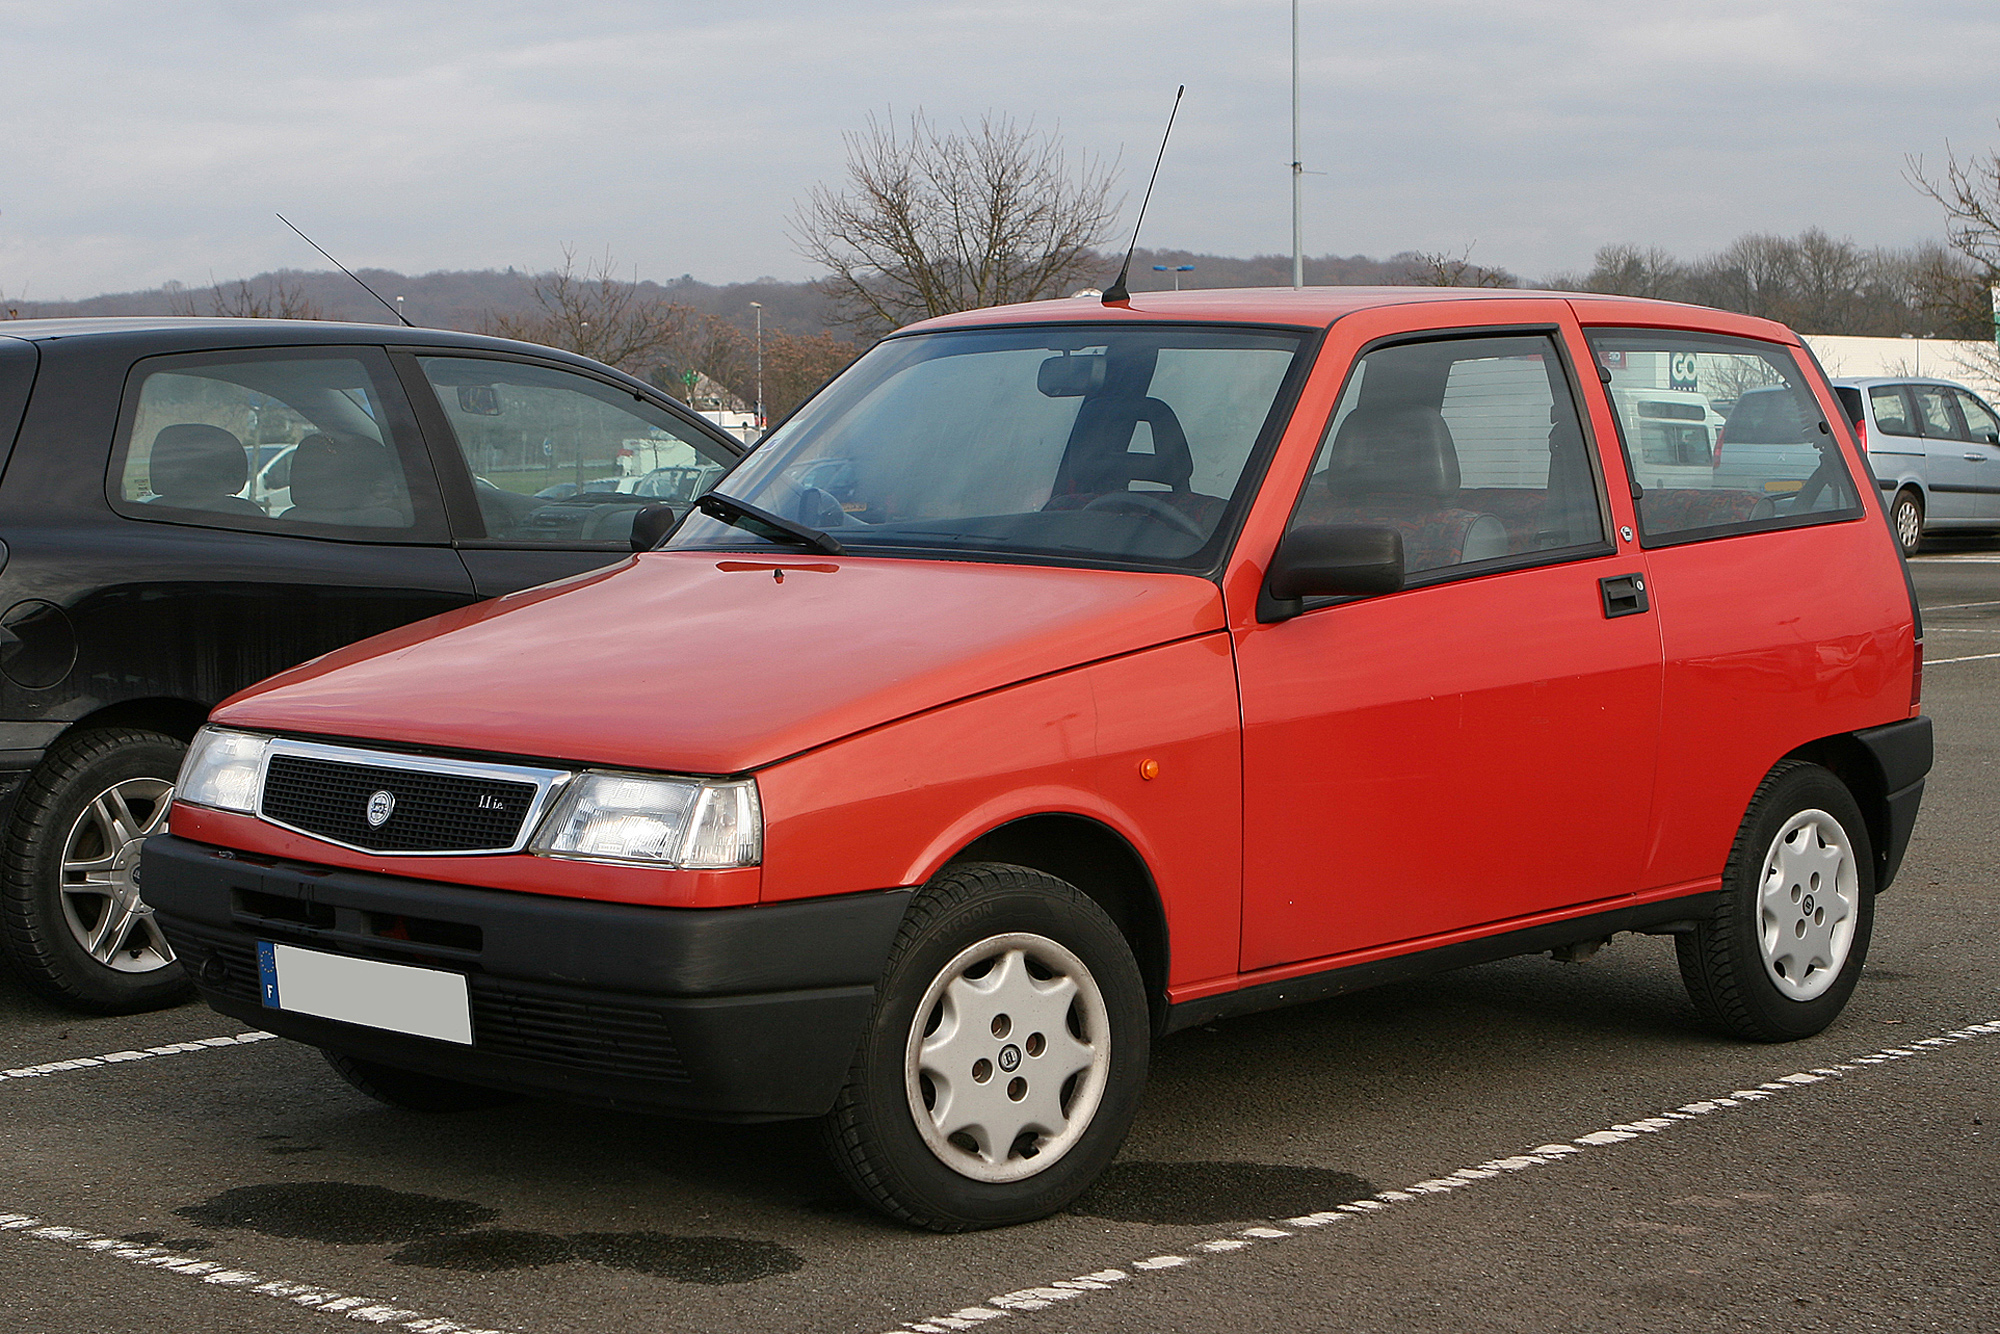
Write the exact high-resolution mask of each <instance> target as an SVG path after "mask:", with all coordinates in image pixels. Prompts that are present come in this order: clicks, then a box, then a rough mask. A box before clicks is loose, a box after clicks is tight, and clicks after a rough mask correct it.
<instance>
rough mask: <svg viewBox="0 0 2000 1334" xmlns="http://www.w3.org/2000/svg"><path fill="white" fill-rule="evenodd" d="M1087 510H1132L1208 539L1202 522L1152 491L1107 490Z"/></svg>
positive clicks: (1204, 540) (1171, 526)
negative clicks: (1191, 517)
mask: <svg viewBox="0 0 2000 1334" xmlns="http://www.w3.org/2000/svg"><path fill="white" fill-rule="evenodd" d="M1083 508H1084V509H1085V510H1118V509H1124V510H1131V511H1133V512H1134V513H1137V514H1143V515H1145V516H1147V517H1148V518H1152V519H1158V520H1159V521H1160V522H1161V523H1164V524H1166V525H1167V526H1168V527H1169V528H1178V529H1180V530H1181V531H1182V532H1184V533H1186V534H1187V535H1188V536H1189V537H1192V538H1194V539H1195V540H1197V541H1200V542H1206V541H1207V540H1208V534H1207V533H1206V532H1204V531H1202V527H1201V525H1200V524H1198V523H1196V522H1195V521H1194V520H1193V519H1190V518H1189V517H1188V516H1187V515H1185V514H1183V513H1181V512H1180V511H1179V510H1177V509H1175V508H1174V507H1173V506H1172V505H1169V504H1168V503H1167V502H1166V501H1164V500H1161V499H1160V498H1159V497H1158V496H1156V495H1154V494H1153V493H1152V492H1150V491H1107V492H1105V493H1104V494H1103V495H1101V496H1099V497H1097V498H1096V499H1095V500H1092V501H1090V502H1089V503H1088V504H1086V505H1085V506H1084V507H1083Z"/></svg>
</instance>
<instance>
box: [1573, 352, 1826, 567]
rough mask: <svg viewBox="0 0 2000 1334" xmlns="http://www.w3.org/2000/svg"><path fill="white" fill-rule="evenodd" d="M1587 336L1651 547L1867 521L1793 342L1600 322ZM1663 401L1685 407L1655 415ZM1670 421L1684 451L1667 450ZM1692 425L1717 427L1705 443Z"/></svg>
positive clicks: (1702, 428) (1644, 534)
mask: <svg viewBox="0 0 2000 1334" xmlns="http://www.w3.org/2000/svg"><path fill="white" fill-rule="evenodd" d="M1589 339H1590V345H1591V348H1592V351H1593V353H1594V355H1595V356H1596V358H1597V361H1598V364H1599V366H1600V367H1601V368H1602V370H1603V371H1604V374H1605V376H1607V377H1608V380H1607V384H1606V387H1607V390H1608V392H1609V395H1610V398H1611V403H1612V407H1613V409H1614V413H1613V415H1614V416H1615V417H1616V418H1617V422H1618V431H1619V437H1620V444H1621V445H1622V447H1623V449H1624V451H1625V463H1626V467H1627V469H1628V470H1629V471H1630V473H1631V477H1632V480H1633V481H1634V482H1636V483H1637V484H1638V488H1639V490H1638V496H1637V499H1638V509H1639V527H1640V532H1641V536H1642V541H1643V542H1644V544H1645V545H1646V546H1649V547H1651V546H1663V545H1671V544H1673V543H1676V542H1693V541H1701V540H1704V539H1707V538H1711V537H1725V536H1729V535H1731V534H1735V533H1741V532H1749V531H1756V530H1760V529H1766V528H1795V527H1799V526H1801V525H1806V524H1816V523H1830V522H1837V521H1844V520H1847V519H1854V518H1859V517H1860V515H1861V513H1862V510H1861V501H1860V496H1859V493H1858V492H1857V490H1856V489H1855V486H1854V479H1853V476H1852V474H1851V473H1850V472H1849V470H1848V466H1847V461H1846V459H1845V458H1844V457H1843V456H1842V454H1841V452H1840V446H1839V444H1838V443H1837V437H1836V436H1835V435H1834V433H1833V428H1832V425H1831V423H1829V422H1828V421H1826V419H1825V415H1824V413H1823V412H1822V410H1821V408H1820V404H1819V400H1818V399H1817V398H1816V397H1814V395H1813V393H1812V391H1811V389H1810V388H1809V387H1808V381H1807V380H1806V379H1805V375H1804V372H1803V371H1802V369H1801V368H1800V365H1799V363H1798V361H1797V359H1796V358H1794V357H1793V355H1792V354H1791V352H1790V351H1789V350H1788V349H1786V348H1784V347H1782V346H1779V345H1777V344H1774V343H1760V342H1756V341H1754V340H1751V339H1744V338H1725V337H1719V336H1715V335H1708V334H1694V333H1673V332H1663V331H1658V330H1638V329H1630V330H1627V329H1599V330H1593V331H1591V332H1590V334H1589ZM1668 403H1671V404H1674V405H1677V406H1679V408H1680V409H1681V410H1680V412H1678V413H1677V414H1675V415H1674V417H1672V418H1671V419H1667V418H1662V417H1661V416H1660V414H1659V413H1658V411H1657V410H1656V409H1657V405H1660V404H1668ZM1649 408H1652V409H1655V410H1649ZM1669 420H1670V421H1672V422H1674V423H1676V424H1678V425H1680V426H1681V427H1682V428H1683V431H1684V434H1683V436H1682V437H1680V438H1679V442H1678V443H1679V447H1678V448H1663V447H1662V445H1663V440H1662V437H1661V428H1662V426H1663V425H1665V424H1666V423H1667V422H1668V421H1669ZM1697 421H1699V426H1697ZM1697 429H1698V430H1700V431H1704V432H1710V433H1711V439H1710V441H1709V445H1708V448H1707V449H1706V450H1704V449H1702V448H1701V447H1700V442H1699V441H1698V439H1697V438H1696V437H1695V436H1694V435H1692V434H1685V433H1686V432H1693V431H1695V430H1697Z"/></svg>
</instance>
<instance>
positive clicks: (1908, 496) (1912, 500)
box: [1889, 487, 1924, 556]
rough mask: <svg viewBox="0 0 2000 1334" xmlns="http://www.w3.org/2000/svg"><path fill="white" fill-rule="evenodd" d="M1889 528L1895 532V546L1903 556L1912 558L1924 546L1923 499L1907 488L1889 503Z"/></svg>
mask: <svg viewBox="0 0 2000 1334" xmlns="http://www.w3.org/2000/svg"><path fill="white" fill-rule="evenodd" d="M1889 527H1890V528H1892V529H1894V530H1895V533H1896V545H1897V546H1899V547H1901V548H1902V549H1903V554H1904V555H1905V556H1914V555H1916V554H1917V549H1918V548H1919V547H1921V546H1923V544H1924V498H1923V497H1922V496H1920V495H1918V494H1917V493H1916V491H1914V490H1913V489H1911V488H1909V487H1904V488H1903V489H1902V490H1901V491H1898V492H1897V493H1896V498H1895V499H1894V500H1892V501H1890V502H1889Z"/></svg>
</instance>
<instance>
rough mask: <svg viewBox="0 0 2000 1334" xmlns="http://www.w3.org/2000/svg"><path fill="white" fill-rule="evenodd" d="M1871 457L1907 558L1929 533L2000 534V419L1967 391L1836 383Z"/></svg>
mask: <svg viewBox="0 0 2000 1334" xmlns="http://www.w3.org/2000/svg"><path fill="white" fill-rule="evenodd" d="M1833 388H1834V392H1835V393H1836V394H1838V395H1839V396H1840V402H1841V406H1842V407H1843V408H1845V409H1846V411H1847V417H1848V420H1849V421H1851V422H1853V423H1854V427H1855V430H1856V432H1857V433H1859V435H1860V436H1861V443H1862V446H1863V448H1865V449H1866V450H1867V451H1868V462H1869V465H1870V466H1871V467H1872V468H1873V469H1874V470H1875V481H1876V484H1877V485H1878V486H1880V487H1881V488H1882V493H1883V495H1884V496H1886V497H1889V498H1890V500H1889V517H1890V519H1891V521H1892V522H1893V523H1894V524H1895V528H1896V540H1897V541H1898V542H1900V543H1901V544H1902V547H1903V552H1904V554H1905V555H1909V554H1912V553H1914V552H1915V551H1916V550H1917V547H1918V546H1919V545H1920V544H1921V543H1922V541H1923V539H1924V536H1925V535H1926V534H1932V533H1937V532H1940V531H1947V530H1966V529H1993V530H2000V416H1995V414H1994V412H1993V409H1992V408H1990V407H1988V406H1987V404H1986V402H1985V400H1983V399H1981V398H1980V397H1979V395H1977V394H1975V393H1973V392H1972V391H1971V390H1970V389H1967V388H1966V387H1965V386H1964V385H1960V384H1953V383H1952V382H1951V381H1949V380H1929V379H1918V378H1915V377H1908V376H1896V377H1874V378H1869V379H1841V380H1835V381H1834V382H1833Z"/></svg>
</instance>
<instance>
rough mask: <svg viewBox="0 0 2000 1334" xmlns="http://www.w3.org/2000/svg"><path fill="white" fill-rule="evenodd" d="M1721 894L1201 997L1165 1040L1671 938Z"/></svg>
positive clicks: (1172, 1016) (1170, 1023)
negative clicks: (1188, 1031)
mask: <svg viewBox="0 0 2000 1334" xmlns="http://www.w3.org/2000/svg"><path fill="white" fill-rule="evenodd" d="M1719 892H1720V891H1715V890H1710V891H1707V892H1705V893H1700V894H1688V895H1684V896H1682V897H1680V898H1672V899H1662V900H1660V901H1658V902H1656V903H1645V904H1639V905H1637V906H1634V907H1627V908H1613V909H1611V910H1610V911H1608V912H1599V913H1592V914H1590V915H1588V916H1585V917H1570V918H1565V919H1564V920H1563V921H1560V922H1550V923H1548V924H1546V925H1543V926H1531V927H1526V928H1524V929H1522V930H1518V931H1505V932H1502V933H1500V934H1498V935H1493V936H1483V937H1481V938H1480V939H1478V940H1467V941H1461V942H1459V943H1457V944H1454V945H1441V946H1437V947H1434V948H1432V949H1427V950H1417V951H1414V952H1412V953H1409V954H1398V955H1396V956H1395V957H1394V958H1390V959H1376V960H1372V961H1370V962H1368V963H1357V964H1350V965H1348V966H1347V967H1345V968H1329V969H1327V970H1326V971H1325V972H1319V973H1308V974H1306V975H1304V976H1302V977H1291V978H1286V979H1285V980H1284V981H1282V982H1263V983H1259V984H1258V985H1256V986H1249V987H1244V988H1243V989H1242V990H1240V991H1230V992H1225V993H1224V994H1222V995H1220V996H1203V997H1201V998H1200V999H1199V1000H1191V1001H1182V1002H1181V1003H1180V1004H1178V1005H1175V1006H1173V1007H1172V1008H1171V1009H1169V1010H1168V1011H1167V1020H1166V1025H1165V1028H1164V1029H1163V1030H1162V1032H1163V1034H1165V1033H1177V1032H1179V1031H1180V1030H1182V1029H1184V1028H1192V1027H1194V1026H1196V1025H1198V1024H1205V1023H1208V1022H1209V1021H1210V1020H1213V1019H1227V1018H1231V1017H1233V1016H1235V1015H1239V1014H1255V1013H1257V1012H1258V1011H1260V1010H1275V1009H1279V1008H1280V1007H1283V1006H1286V1005H1300V1004H1304V1003H1305V1002H1307V1001H1316V1000H1327V999H1329V998H1331V997H1334V996H1344V995H1346V994H1347V993H1348V992H1350V991H1361V990H1364V989H1365V988H1368V987H1379V986H1382V985H1384V984H1386V983H1389V982H1402V981H1405V980H1408V979H1410V978H1416V977H1428V976H1430V975H1431V974H1433V973H1442V972H1448V971H1449V970H1451V969H1454V968H1466V967H1470V966H1471V965H1473V964H1478V963H1492V962H1493V961H1494V960H1495V959H1509V958H1512V957H1514V956H1515V955H1517V954H1539V953H1541V952H1542V951H1543V950H1552V949H1559V948H1561V947H1562V946H1564V945H1574V944H1578V943H1580V942H1582V941H1587V940H1598V939H1601V938H1603V937H1605V936H1609V935H1614V934H1616V933H1617V932H1620V931H1646V932H1652V933H1655V934H1658V933H1669V934H1671V933H1674V932H1676V931H1679V930H1683V929H1690V928H1692V926H1693V924H1694V922H1695V920H1696V919H1697V918H1700V917H1703V916H1705V915H1707V914H1708V913H1709V912H1710V911H1712V910H1713V908H1714V906H1715V901H1716V899H1717V897H1718V895H1719Z"/></svg>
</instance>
